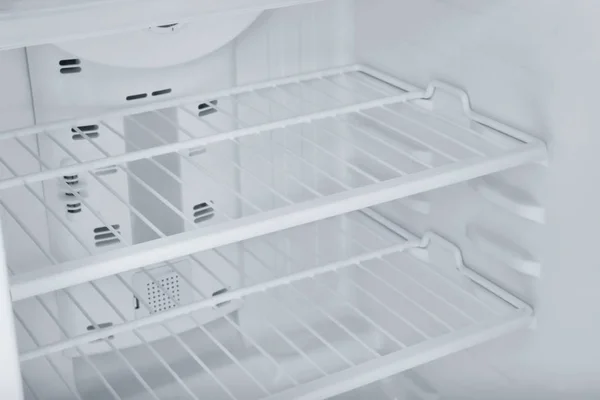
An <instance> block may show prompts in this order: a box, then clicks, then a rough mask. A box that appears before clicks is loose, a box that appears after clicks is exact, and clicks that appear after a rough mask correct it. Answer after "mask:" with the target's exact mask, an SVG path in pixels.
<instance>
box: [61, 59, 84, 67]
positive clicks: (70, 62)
mask: <svg viewBox="0 0 600 400" xmlns="http://www.w3.org/2000/svg"><path fill="white" fill-rule="evenodd" d="M79 64H81V60H80V59H78V58H69V59H64V60H60V61H59V62H58V65H61V66H66V65H79Z"/></svg>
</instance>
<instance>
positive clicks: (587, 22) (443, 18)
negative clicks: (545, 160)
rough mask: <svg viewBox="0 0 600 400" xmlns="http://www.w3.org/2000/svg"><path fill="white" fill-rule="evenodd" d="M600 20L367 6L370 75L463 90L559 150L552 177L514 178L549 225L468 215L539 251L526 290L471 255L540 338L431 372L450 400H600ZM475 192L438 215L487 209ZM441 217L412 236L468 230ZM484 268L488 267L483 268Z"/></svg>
mask: <svg viewBox="0 0 600 400" xmlns="http://www.w3.org/2000/svg"><path fill="white" fill-rule="evenodd" d="M598 12H600V4H599V3H598V2H595V1H592V0H589V1H585V0H581V1H561V0H531V1H518V0H483V1H482V0H421V1H414V0H378V1H372V0H358V1H357V10H356V21H357V27H356V30H357V35H356V41H357V52H358V58H359V60H360V61H365V62H368V63H370V64H372V65H374V66H375V67H377V68H380V69H382V70H385V71H387V72H390V73H392V74H393V75H396V76H397V77H399V78H401V79H404V80H407V81H409V82H411V83H413V84H416V85H419V86H426V85H427V83H428V82H430V81H431V80H433V79H441V80H444V81H447V82H449V83H452V84H455V85H457V86H460V87H462V88H464V89H466V90H467V91H468V92H469V95H470V97H471V100H472V103H473V106H474V108H475V109H476V110H477V111H479V112H481V113H483V114H486V115H489V116H490V117H493V118H496V119H498V120H500V121H503V122H505V123H508V124H509V125H513V126H515V127H517V128H520V129H523V130H525V131H528V132H530V133H532V134H534V135H536V136H538V137H540V138H542V139H543V140H545V141H547V143H548V146H549V151H550V164H549V166H548V167H547V168H544V167H539V166H535V167H532V168H530V169H522V170H516V171H514V172H511V173H509V175H506V176H505V178H507V179H509V180H510V181H512V182H513V183H514V182H516V183H518V184H519V185H523V184H525V183H527V185H528V186H522V188H523V189H525V190H530V191H531V193H533V194H534V195H535V196H538V198H539V199H540V200H541V202H542V203H543V204H544V205H545V207H546V212H547V222H546V224H545V225H542V226H540V227H535V226H532V225H531V224H526V223H523V221H517V220H516V219H514V218H513V217H511V216H506V215H505V216H504V217H505V218H506V221H504V223H502V221H499V220H498V217H494V216H491V217H490V215H503V214H502V213H501V211H498V210H496V211H493V210H491V209H490V210H488V211H487V212H484V211H480V213H479V214H478V213H472V214H470V215H471V216H472V217H483V218H484V219H485V218H490V219H491V220H493V221H489V220H488V221H484V223H486V224H493V225H494V229H496V230H497V231H500V232H502V233H503V234H504V235H506V236H509V237H511V236H514V237H516V238H518V239H519V241H521V240H522V238H523V235H525V236H526V238H525V239H524V240H525V245H526V246H532V245H533V248H527V250H529V251H531V252H532V253H533V254H534V256H535V257H537V258H539V259H540V260H541V262H542V268H543V269H542V276H541V279H539V281H537V282H536V281H535V280H532V281H531V282H529V281H528V280H530V278H526V277H522V278H521V279H520V281H521V282H519V280H518V279H517V278H516V277H514V276H513V277H510V276H509V275H510V273H508V272H506V273H505V272H503V273H500V272H499V270H500V269H502V268H503V266H502V265H499V263H497V262H495V261H494V260H492V259H491V258H489V257H488V258H485V257H483V256H482V255H478V254H475V253H474V252H472V251H470V250H469V249H467V250H469V251H468V254H467V260H468V261H469V260H478V263H477V264H476V266H477V268H479V269H482V270H484V271H485V272H486V273H488V274H490V275H491V276H493V277H494V278H495V279H496V280H499V281H504V280H505V281H506V282H507V283H508V284H509V287H511V289H512V290H514V291H516V292H517V293H519V294H520V295H522V296H524V297H525V298H527V299H528V300H529V301H531V302H533V303H534V306H535V308H536V313H537V319H538V322H537V328H536V329H535V330H533V331H530V332H525V333H520V334H516V335H513V336H512V337H509V338H505V339H501V340H498V341H496V342H493V343H491V344H489V345H484V346H481V347H479V348H477V349H475V350H473V351H471V352H470V354H462V353H461V354H459V355H456V356H454V357H450V358H448V359H445V360H442V361H439V362H437V363H433V364H431V365H429V366H426V367H423V368H420V369H419V371H421V372H424V373H427V374H428V376H430V377H435V378H436V381H437V383H438V385H441V386H442V387H438V389H441V390H444V389H445V390H446V393H449V394H450V395H449V398H460V399H465V398H486V399H506V398H512V399H524V398H544V399H553V398H556V399H559V398H565V397H566V396H569V397H571V398H585V399H588V398H596V396H595V394H596V395H597V393H599V392H600V382H599V381H598V379H597V376H598V372H600V371H599V367H598V362H597V360H598V359H599V358H600V347H599V346H597V345H596V340H597V338H598V336H599V335H600V322H599V321H598V319H597V318H594V317H593V315H595V307H596V304H597V303H598V300H599V299H600V292H599V291H598V290H597V282H598V279H599V278H600V272H599V269H598V263H597V261H596V258H597V257H596V251H595V247H596V246H597V245H596V244H595V237H596V236H597V235H596V225H597V223H596V221H598V219H599V218H600V210H599V208H598V206H597V204H598V203H599V200H600V190H598V189H597V187H596V186H595V182H597V181H598V175H599V174H600V172H599V170H598V168H596V163H597V159H598V158H597V148H598V145H600V136H598V135H597V129H598V125H599V123H598V120H597V116H596V115H597V111H596V103H597V101H596V99H595V97H596V95H595V91H596V88H597V87H598V86H599V85H600V78H599V77H598V74H597V71H598V68H599V66H600V51H599V50H600V40H598V39H600V29H598V24H597V15H598ZM511 174H512V175H511ZM523 176H526V177H523ZM544 180H545V182H544ZM466 191H467V189H464V188H460V187H453V188H449V189H444V190H442V191H438V192H437V193H434V194H433V197H434V199H433V203H432V204H433V206H432V207H433V208H434V209H435V208H436V207H438V208H439V203H440V202H445V203H446V204H445V207H447V208H450V209H452V210H454V208H455V207H456V208H458V209H459V210H463V209H464V207H465V206H464V204H468V205H470V206H471V207H473V206H475V207H481V206H480V205H478V204H479V203H478V202H479V200H477V199H476V196H474V195H473V192H471V193H470V194H469V200H468V201H467V200H466V197H465V196H466V193H467V192H466ZM456 193H460V194H459V195H458V196H459V198H460V199H461V201H460V202H457V201H456V199H457V194H456ZM471 199H475V200H471ZM461 204H462V207H461ZM397 209H400V208H399V207H398V208H397ZM462 212H464V210H463V211H458V212H457V214H458V215H462V214H461V213H462ZM400 214H402V213H401V212H400ZM431 217H432V218H429V219H427V218H426V219H425V221H426V222H421V223H412V225H413V226H414V227H415V229H417V230H418V229H425V228H433V229H439V230H442V231H446V230H447V228H448V225H449V224H450V225H452V224H458V223H457V222H448V221H455V220H452V218H450V216H449V214H448V213H446V214H444V213H441V214H440V213H438V214H436V213H435V212H433V214H432V215H431ZM418 218H420V217H417V216H414V215H413V216H411V217H410V218H409V220H412V221H414V220H416V219H418ZM420 220H422V218H420ZM434 220H435V222H432V221H434ZM534 225H535V224H534ZM464 229H465V227H464V226H463V227H460V226H458V225H455V232H454V234H453V236H452V237H453V238H454V237H456V239H457V241H459V242H462V241H463V239H464ZM523 231H527V232H526V233H523ZM535 236H537V237H538V240H537V241H536V239H535V238H534V237H535ZM527 240H529V241H530V242H527ZM466 247H468V245H466ZM486 259H487V261H488V264H489V265H487V266H484V265H480V264H479V262H482V261H485V260H486ZM503 283H504V282H503ZM482 365H483V366H484V367H485V368H483V367H482Z"/></svg>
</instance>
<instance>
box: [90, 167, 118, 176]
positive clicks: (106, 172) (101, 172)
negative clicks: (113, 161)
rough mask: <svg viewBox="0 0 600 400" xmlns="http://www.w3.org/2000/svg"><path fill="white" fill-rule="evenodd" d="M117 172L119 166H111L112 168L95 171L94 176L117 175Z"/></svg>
mask: <svg viewBox="0 0 600 400" xmlns="http://www.w3.org/2000/svg"><path fill="white" fill-rule="evenodd" d="M117 172H118V170H117V166H116V165H111V166H108V167H105V168H102V169H98V170H96V171H94V174H96V175H97V176H106V175H112V174H116V173H117Z"/></svg>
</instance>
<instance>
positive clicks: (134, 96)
mask: <svg viewBox="0 0 600 400" xmlns="http://www.w3.org/2000/svg"><path fill="white" fill-rule="evenodd" d="M146 97H148V93H139V94H132V95H129V96H127V97H125V100H127V101H132V100H139V99H145V98H146Z"/></svg>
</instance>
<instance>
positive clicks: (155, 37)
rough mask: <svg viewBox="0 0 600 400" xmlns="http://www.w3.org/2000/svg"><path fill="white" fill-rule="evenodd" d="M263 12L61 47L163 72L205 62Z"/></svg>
mask: <svg viewBox="0 0 600 400" xmlns="http://www.w3.org/2000/svg"><path fill="white" fill-rule="evenodd" d="M260 13H261V12H260V11H251V12H244V13H234V14H224V15H203V16H202V17H201V18H198V19H196V20H194V21H193V22H189V23H173V24H167V25H161V26H155V27H152V28H146V29H142V30H139V31H135V32H125V33H119V34H115V35H108V36H100V37H93V38H87V39H80V40H74V41H69V42H63V43H59V44H57V46H58V47H60V48H62V49H63V50H65V51H67V52H69V53H71V54H74V55H76V56H78V57H81V58H83V59H86V60H89V61H94V62H97V63H100V64H107V65H112V66H119V67H129V68H160V67H167V66H171V65H178V64H183V63H185V62H188V61H192V60H195V59H198V58H201V57H203V56H205V55H207V54H210V53H212V52H213V51H215V50H217V49H219V48H221V47H223V46H224V45H226V44H227V43H229V42H230V41H231V40H233V39H234V38H235V37H236V36H238V35H239V34H240V33H242V32H243V31H244V30H245V29H246V28H248V26H250V24H252V22H254V21H255V20H256V18H257V17H258V16H259V15H260Z"/></svg>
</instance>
